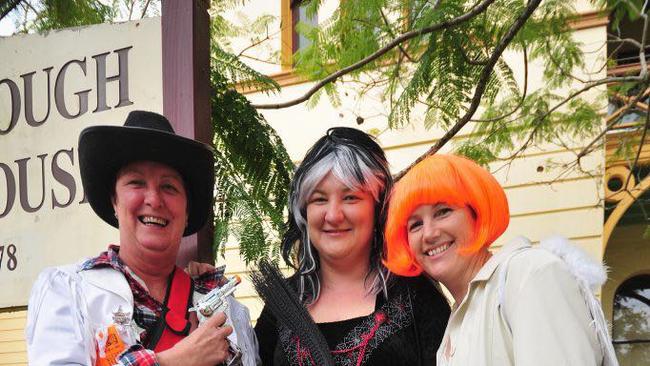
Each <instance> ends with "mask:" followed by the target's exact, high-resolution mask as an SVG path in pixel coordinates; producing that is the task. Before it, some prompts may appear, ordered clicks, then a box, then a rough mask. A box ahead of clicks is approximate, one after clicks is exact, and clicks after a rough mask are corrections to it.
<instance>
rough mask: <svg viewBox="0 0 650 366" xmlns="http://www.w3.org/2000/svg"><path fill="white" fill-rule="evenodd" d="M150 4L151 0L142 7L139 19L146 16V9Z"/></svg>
mask: <svg viewBox="0 0 650 366" xmlns="http://www.w3.org/2000/svg"><path fill="white" fill-rule="evenodd" d="M150 2H151V0H147V2H146V3H145V4H144V6H143V7H142V15H140V19H142V18H144V16H145V15H146V14H147V8H148V7H149V3H150Z"/></svg>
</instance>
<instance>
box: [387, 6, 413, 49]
mask: <svg viewBox="0 0 650 366" xmlns="http://www.w3.org/2000/svg"><path fill="white" fill-rule="evenodd" d="M379 14H381V19H382V20H383V21H384V25H385V26H386V30H387V31H388V34H389V35H390V36H391V37H393V38H395V33H393V29H392V28H391V27H390V23H389V22H388V18H386V14H384V12H383V10H381V9H379ZM397 47H398V48H399V50H400V52H402V54H403V55H404V57H406V58H407V59H408V60H409V61H410V62H415V61H414V60H413V58H411V56H409V54H408V53H407V52H406V50H405V49H404V47H402V45H401V44H400V45H398V46H397Z"/></svg>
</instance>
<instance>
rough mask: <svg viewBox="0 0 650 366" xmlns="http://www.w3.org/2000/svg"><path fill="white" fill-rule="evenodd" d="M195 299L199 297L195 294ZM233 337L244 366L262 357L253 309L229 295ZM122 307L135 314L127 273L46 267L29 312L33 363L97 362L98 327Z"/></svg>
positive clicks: (38, 365) (39, 365)
mask: <svg viewBox="0 0 650 366" xmlns="http://www.w3.org/2000/svg"><path fill="white" fill-rule="evenodd" d="M194 299H195V301H196V300H198V297H197V296H196V293H195V296H194ZM229 301H230V303H229V308H228V311H227V313H228V314H227V315H228V320H227V322H228V323H230V324H231V325H232V326H233V333H232V334H231V335H230V336H229V338H230V339H231V341H232V342H234V343H235V344H237V345H238V346H239V347H240V349H241V351H242V353H243V358H242V360H243V363H244V365H245V366H253V365H256V364H257V363H259V362H258V359H259V356H258V346H257V338H256V337H255V333H254V331H253V329H252V327H251V326H250V316H249V314H248V309H247V308H246V307H245V306H243V305H241V304H240V303H239V302H237V301H236V300H235V299H233V298H232V297H230V298H229ZM120 306H121V307H122V309H123V310H124V312H125V313H127V314H130V315H132V311H133V294H132V293H131V289H130V287H129V284H128V282H127V281H126V278H124V275H123V274H122V273H120V272H118V271H116V270H114V269H112V268H94V269H90V270H84V271H80V264H75V265H68V266H62V267H55V268H48V269H45V270H44V271H43V272H42V273H41V274H40V275H39V277H38V279H37V280H36V282H35V283H34V286H33V288H32V293H31V296H30V299H29V306H28V312H27V326H26V328H25V333H26V338H27V353H28V358H29V364H30V365H34V366H45V365H85V366H92V365H94V361H95V360H94V358H95V353H96V351H95V340H94V335H95V330H96V329H97V328H98V327H101V326H107V325H110V324H112V323H113V318H112V315H113V313H114V312H115V311H116V310H117V309H118V308H119V307H120Z"/></svg>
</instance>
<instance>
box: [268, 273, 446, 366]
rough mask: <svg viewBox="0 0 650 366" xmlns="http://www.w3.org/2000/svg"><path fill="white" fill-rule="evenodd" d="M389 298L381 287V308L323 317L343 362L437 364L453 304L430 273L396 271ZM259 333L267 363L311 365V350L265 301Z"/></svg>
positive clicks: (377, 305)
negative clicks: (336, 318) (367, 312)
mask: <svg viewBox="0 0 650 366" xmlns="http://www.w3.org/2000/svg"><path fill="white" fill-rule="evenodd" d="M391 282H392V284H391V286H390V287H389V289H388V301H386V299H385V298H384V296H383V295H382V294H381V293H380V294H378V295H377V301H376V302H375V311H374V312H373V313H372V314H370V315H368V316H363V317H359V318H352V319H347V320H342V321H337V322H331V323H318V324H317V325H318V328H319V329H320V331H321V332H322V333H323V336H324V337H325V339H326V340H327V343H328V345H329V347H330V350H331V352H332V356H333V357H334V360H335V361H336V364H337V365H339V366H348V365H351V366H356V365H392V366H400V365H404V366H407V365H408V366H413V365H427V366H431V365H435V364H436V350H437V349H438V346H439V345H440V342H441V340H442V336H443V334H444V332H445V327H446V326H447V320H448V319H449V313H450V309H449V304H448V303H447V301H446V299H445V297H444V296H443V295H442V294H441V293H440V291H438V289H437V288H436V287H435V286H434V285H433V284H432V283H431V282H430V281H429V280H427V279H426V278H424V277H414V278H407V277H393V279H392V281H391ZM255 333H256V334H257V340H258V342H259V348H260V357H261V358H262V363H263V365H264V366H309V365H312V364H313V363H312V362H311V360H310V354H309V350H308V349H306V348H305V347H303V346H302V345H301V344H300V339H299V338H298V337H297V336H295V335H293V334H292V333H291V331H290V330H289V329H288V328H286V327H284V326H282V325H278V324H276V321H275V317H274V316H273V315H272V314H271V312H270V311H269V310H268V309H267V308H266V307H264V309H263V310H262V314H261V315H260V317H259V319H258V321H257V324H256V326H255Z"/></svg>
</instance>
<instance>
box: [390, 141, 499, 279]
mask: <svg viewBox="0 0 650 366" xmlns="http://www.w3.org/2000/svg"><path fill="white" fill-rule="evenodd" d="M438 203H445V204H448V205H452V206H459V207H463V206H467V207H469V208H470V209H471V210H472V211H473V212H474V213H475V215H476V217H475V219H476V220H475V226H474V233H473V240H472V243H471V244H469V245H467V246H465V247H463V248H460V249H459V252H460V253H461V254H464V255H470V254H472V253H476V252H478V251H479V250H480V249H481V248H483V247H487V246H489V245H490V244H492V242H494V241H495V240H496V239H497V238H498V237H499V236H500V235H501V234H503V232H504V231H505V230H506V228H507V227H508V223H509V221H510V213H509V210H508V200H507V199H506V195H505V192H504V191H503V188H501V186H500V185H499V183H498V182H497V181H496V179H494V177H493V176H492V175H491V174H490V173H489V172H488V171H487V170H485V169H483V168H482V167H480V166H479V165H478V164H476V163H475V162H473V161H471V160H469V159H467V158H464V157H461V156H456V155H444V154H435V155H432V156H429V157H427V158H426V159H424V160H422V161H421V162H419V163H418V164H417V165H415V166H414V167H413V168H411V170H409V171H408V173H406V175H405V176H404V177H402V179H400V181H399V182H397V183H396V184H395V186H394V188H393V191H392V193H391V196H390V201H389V207H388V216H387V221H386V232H385V234H386V244H385V245H386V259H385V261H384V264H385V265H386V267H388V269H390V270H391V271H392V272H394V273H396V274H399V275H402V276H417V275H419V274H420V273H421V272H422V267H421V266H420V265H419V264H418V263H417V261H416V259H415V257H414V256H413V254H412V253H411V250H410V247H409V243H408V236H407V230H406V223H407V221H408V219H409V216H410V215H411V214H412V213H413V211H415V209H417V208H418V206H420V205H426V204H434V205H435V204H438Z"/></svg>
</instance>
